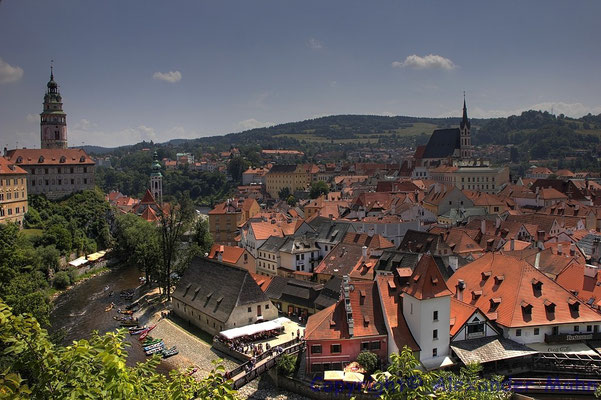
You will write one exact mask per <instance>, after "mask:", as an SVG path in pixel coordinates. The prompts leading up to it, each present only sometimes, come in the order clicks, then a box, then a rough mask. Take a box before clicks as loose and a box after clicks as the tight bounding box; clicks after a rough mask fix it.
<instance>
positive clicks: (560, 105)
mask: <svg viewBox="0 0 601 400" xmlns="http://www.w3.org/2000/svg"><path fill="white" fill-rule="evenodd" d="M528 110H536V111H548V112H553V114H555V115H559V114H564V115H566V116H568V117H572V118H580V117H582V116H583V115H586V114H588V113H591V114H595V115H596V114H601V106H593V107H589V106H586V105H584V104H582V103H564V102H561V101H559V102H552V101H549V102H543V103H537V104H533V105H531V106H527V107H521V108H517V109H515V110H500V109H496V110H494V109H493V110H485V109H482V108H479V107H474V108H471V109H470V108H468V115H469V116H470V117H472V118H501V117H509V116H510V115H520V114H522V112H524V111H528ZM459 116H461V110H460V109H458V110H455V111H449V112H446V113H443V114H441V115H439V117H442V118H446V117H459Z"/></svg>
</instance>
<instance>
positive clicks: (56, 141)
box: [40, 64, 67, 149]
mask: <svg viewBox="0 0 601 400" xmlns="http://www.w3.org/2000/svg"><path fill="white" fill-rule="evenodd" d="M46 87H47V90H46V94H45V95H44V109H43V111H42V113H41V114H40V138H41V147H42V149H66V148H67V114H65V113H64V111H63V98H62V97H61V94H60V92H59V91H58V84H57V83H56V81H55V80H54V66H53V65H52V64H50V80H49V81H48V83H47V84H46Z"/></svg>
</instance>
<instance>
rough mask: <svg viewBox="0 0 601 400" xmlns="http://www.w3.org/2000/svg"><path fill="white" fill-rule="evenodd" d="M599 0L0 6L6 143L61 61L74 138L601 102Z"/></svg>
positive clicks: (132, 0)
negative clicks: (51, 67) (465, 105)
mask: <svg viewBox="0 0 601 400" xmlns="http://www.w3.org/2000/svg"><path fill="white" fill-rule="evenodd" d="M600 15H601V2H598V1H592V0H591V1H570V2H567V1H526V2H524V1H503V2H483V1H414V2H410V3H409V2H401V1H373V2H372V1H369V2H368V1H349V0H345V1H323V0H319V1H306V0H305V1H301V2H291V1H282V0H273V1H248V0H245V1H235V2H234V1H223V0H221V1H169V2H165V1H152V0H128V1H87V0H62V1H61V0H54V1H47V0H40V1H29V0H3V1H1V2H0V145H1V146H2V147H4V146H6V145H8V147H9V148H12V147H15V146H16V145H17V144H18V146H30V147H33V146H39V116H38V114H39V113H40V112H41V110H42V98H43V94H44V90H45V85H46V83H47V81H48V77H49V65H50V60H51V59H54V60H55V63H54V64H55V78H56V80H57V81H58V83H59V85H60V88H61V93H62V95H63V101H64V108H65V111H66V113H67V118H68V119H67V121H68V132H69V145H70V146H79V145H81V144H82V143H85V144H95V145H103V146H116V145H123V144H131V143H136V142H138V141H140V140H142V139H147V140H149V139H152V140H155V141H159V142H163V141H166V140H169V139H173V138H193V137H199V136H209V135H217V134H225V133H229V132H237V131H241V130H244V129H248V128H252V127H257V126H265V125H271V124H276V123H283V122H290V121H297V120H303V119H307V118H314V117H318V116H323V115H330V114H342V113H346V114H381V115H412V116H455V115H456V116H459V115H460V108H461V104H462V92H463V90H465V91H466V92H467V99H468V107H469V111H470V116H473V117H488V116H505V115H509V114H513V113H516V112H520V111H522V110H524V109H529V108H538V109H549V110H551V108H553V111H554V112H555V113H556V114H558V113H561V112H563V113H565V114H567V115H572V116H580V115H583V114H585V113H588V112H592V113H594V114H598V113H601V97H600V96H599V93H601V68H600V67H599V66H600V65H601V45H600V42H599V38H601V23H600V22H599V16H600Z"/></svg>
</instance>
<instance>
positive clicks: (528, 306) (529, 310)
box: [521, 300, 532, 317]
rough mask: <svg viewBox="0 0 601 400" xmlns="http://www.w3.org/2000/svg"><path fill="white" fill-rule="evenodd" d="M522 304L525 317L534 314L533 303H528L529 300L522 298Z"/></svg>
mask: <svg viewBox="0 0 601 400" xmlns="http://www.w3.org/2000/svg"><path fill="white" fill-rule="evenodd" d="M521 306H522V313H523V314H524V317H530V316H532V304H530V303H528V302H527V301H524V300H522V303H521Z"/></svg>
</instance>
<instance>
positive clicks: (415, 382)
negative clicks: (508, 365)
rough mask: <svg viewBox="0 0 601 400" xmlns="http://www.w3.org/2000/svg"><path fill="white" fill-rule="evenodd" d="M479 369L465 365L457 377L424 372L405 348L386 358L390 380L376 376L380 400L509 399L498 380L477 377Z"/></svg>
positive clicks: (378, 374) (442, 372) (497, 377)
mask: <svg viewBox="0 0 601 400" xmlns="http://www.w3.org/2000/svg"><path fill="white" fill-rule="evenodd" d="M480 370H481V368H480V366H479V365H477V364H475V365H468V366H467V367H464V368H462V369H461V370H460V373H459V374H454V373H452V372H447V371H430V372H427V371H424V370H423V369H422V368H420V363H419V361H418V360H417V359H416V358H415V356H414V355H413V352H412V350H411V349H410V348H408V347H407V346H405V347H403V349H402V350H401V351H400V352H399V353H393V354H391V355H390V365H389V367H388V372H389V373H390V374H391V376H390V377H388V378H387V377H386V376H385V375H384V374H382V373H378V372H376V374H375V376H376V381H377V387H378V388H380V389H381V395H380V399H384V400H392V399H430V398H432V397H435V398H437V399H444V400H460V399H479V400H501V399H509V398H510V397H511V392H510V391H509V389H508V387H507V386H506V385H504V381H503V377H502V376H493V377H492V378H491V379H490V380H486V379H483V378H481V377H480V375H479V373H480Z"/></svg>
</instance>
